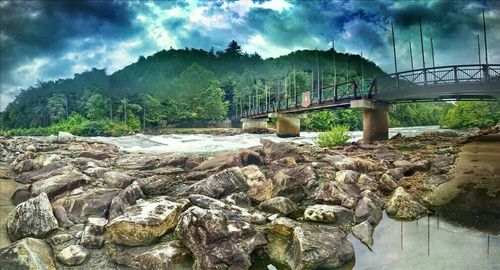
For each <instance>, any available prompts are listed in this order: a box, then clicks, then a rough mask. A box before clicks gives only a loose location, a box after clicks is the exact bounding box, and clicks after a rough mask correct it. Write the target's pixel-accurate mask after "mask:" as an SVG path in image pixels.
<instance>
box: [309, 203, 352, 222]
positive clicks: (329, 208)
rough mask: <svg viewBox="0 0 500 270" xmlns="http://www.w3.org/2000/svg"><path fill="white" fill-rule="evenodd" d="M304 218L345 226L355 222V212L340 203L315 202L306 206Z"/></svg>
mask: <svg viewBox="0 0 500 270" xmlns="http://www.w3.org/2000/svg"><path fill="white" fill-rule="evenodd" d="M304 220H308V221H315V222H322V223H331V224H335V225H342V226H344V225H350V224H352V223H353V222H354V212H353V211H352V210H350V209H348V208H345V207H343V206H340V205H325V204H315V205H311V206H308V207H307V208H306V210H305V211H304Z"/></svg>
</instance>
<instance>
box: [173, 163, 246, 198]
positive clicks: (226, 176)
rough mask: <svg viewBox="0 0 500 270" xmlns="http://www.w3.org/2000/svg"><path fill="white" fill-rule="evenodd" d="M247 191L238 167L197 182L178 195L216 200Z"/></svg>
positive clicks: (243, 177) (243, 176)
mask: <svg viewBox="0 0 500 270" xmlns="http://www.w3.org/2000/svg"><path fill="white" fill-rule="evenodd" d="M247 189H248V185H247V182H246V178H245V175H244V174H243V172H242V171H241V169H240V168H239V167H234V168H230V169H226V170H224V171H222V172H219V173H216V174H214V175H211V176H209V177H207V178H205V179H203V180H201V181H198V182H196V183H194V184H192V185H191V186H189V187H187V188H185V189H184V190H181V191H180V192H179V193H180V195H189V194H201V195H205V196H208V197H212V198H216V199H218V198H221V197H223V196H226V195H229V194H231V193H235V192H240V191H246V190H247Z"/></svg>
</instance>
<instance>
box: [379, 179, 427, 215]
mask: <svg viewBox="0 0 500 270" xmlns="http://www.w3.org/2000/svg"><path fill="white" fill-rule="evenodd" d="M386 212H387V215H389V216H390V217H394V218H397V219H401V220H414V219H417V218H419V217H421V216H423V215H425V214H426V213H427V207H425V205H424V204H423V203H422V202H421V201H420V200H418V199H417V198H415V197H413V196H412V195H411V194H409V193H408V192H406V191H405V189H404V188H403V187H398V188H397V189H396V190H394V192H393V193H392V195H391V198H390V199H389V201H388V202H387V208H386Z"/></svg>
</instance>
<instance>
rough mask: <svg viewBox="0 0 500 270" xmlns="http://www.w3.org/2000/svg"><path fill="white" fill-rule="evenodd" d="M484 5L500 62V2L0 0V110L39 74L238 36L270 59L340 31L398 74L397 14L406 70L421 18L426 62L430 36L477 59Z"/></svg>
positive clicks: (438, 45) (451, 58)
mask: <svg viewBox="0 0 500 270" xmlns="http://www.w3.org/2000/svg"><path fill="white" fill-rule="evenodd" d="M483 9H486V12H487V13H486V14H487V24H488V39H489V54H490V62H495V61H496V62H500V48H499V47H500V46H497V45H496V44H499V42H500V30H499V29H498V27H497V25H500V1H448V0H443V1H441V0H434V1H423V0H422V1H388V0H378V1H356V0H343V1H319V0H315V1H291V0H290V1H289V0H252V1H242V2H238V1H199V2H197V3H193V2H187V1H136V2H134V1H23V2H21V1H2V0H0V41H1V42H0V54H1V55H0V65H1V66H0V90H1V91H2V93H0V97H2V98H4V100H3V101H0V110H1V109H3V107H4V106H5V103H6V102H5V98H10V99H11V98H12V96H13V95H14V94H15V93H17V92H16V90H13V89H17V88H19V87H24V88H25V87H27V86H29V85H32V84H33V83H35V82H36V81H37V80H49V79H55V78H60V77H69V76H71V75H72V72H80V71H83V70H85V69H89V68H91V67H94V66H95V67H97V68H106V67H108V68H109V70H111V71H114V70H117V69H119V68H122V67H124V66H125V65H127V64H130V63H131V62H133V61H134V60H135V59H137V57H138V56H139V55H146V56H147V55H149V54H152V53H154V52H155V51H158V50H161V49H168V48H169V47H174V48H184V47H189V48H202V49H206V50H208V49H210V48H211V47H214V48H215V49H216V50H222V49H224V48H225V46H226V45H227V43H228V42H229V41H230V40H232V39H235V40H237V41H238V42H239V43H240V44H241V45H242V46H243V49H244V50H248V52H249V53H253V52H254V51H257V52H258V53H260V54H261V55H264V56H267V57H276V56H279V55H281V54H285V53H288V52H290V51H291V50H293V49H297V48H310V49H311V48H319V49H326V48H328V47H329V46H331V43H330V42H331V40H332V39H334V40H335V45H336V49H337V50H338V51H341V52H346V51H347V52H350V53H356V54H357V53H360V52H361V51H363V55H364V56H365V57H368V58H369V59H370V60H372V61H374V62H375V63H376V64H378V65H379V66H381V67H382V68H383V69H384V70H385V71H387V72H392V71H393V60H392V47H391V46H392V40H391V34H390V23H391V22H394V25H395V30H396V39H397V40H396V46H397V53H398V65H399V66H400V69H406V68H409V53H408V42H409V41H411V42H412V43H413V50H414V54H415V55H414V58H415V63H416V64H415V65H416V67H419V65H420V61H418V60H417V59H419V57H418V56H417V54H419V53H420V40H419V32H418V18H419V16H420V17H421V18H422V23H423V29H424V47H425V48H424V49H425V55H426V62H427V63H430V62H431V59H430V38H431V37H432V38H433V41H434V45H435V52H436V64H437V65H445V64H457V63H458V64H464V63H475V62H477V56H475V55H476V54H477V47H476V46H477V40H476V38H477V35H478V34H479V35H481V46H483V37H482V17H481V12H482V10H483ZM483 58H484V52H483ZM483 62H484V60H483Z"/></svg>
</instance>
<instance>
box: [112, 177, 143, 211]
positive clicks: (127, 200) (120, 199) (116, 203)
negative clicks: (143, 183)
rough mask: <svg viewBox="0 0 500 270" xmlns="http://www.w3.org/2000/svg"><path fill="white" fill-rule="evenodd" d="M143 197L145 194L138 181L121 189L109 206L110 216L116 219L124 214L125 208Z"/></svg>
mask: <svg viewBox="0 0 500 270" xmlns="http://www.w3.org/2000/svg"><path fill="white" fill-rule="evenodd" d="M142 198H144V194H143V193H142V190H141V188H140V187H139V185H138V184H137V183H135V182H134V183H132V184H131V185H130V186H128V187H127V188H125V189H124V190H122V191H120V193H118V195H116V197H114V198H113V200H112V201H111V205H110V206H109V218H110V219H114V218H115V217H117V216H119V215H121V214H123V211H124V210H125V208H127V207H128V206H130V205H134V204H135V202H136V201H137V200H139V199H142Z"/></svg>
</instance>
